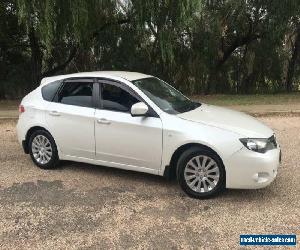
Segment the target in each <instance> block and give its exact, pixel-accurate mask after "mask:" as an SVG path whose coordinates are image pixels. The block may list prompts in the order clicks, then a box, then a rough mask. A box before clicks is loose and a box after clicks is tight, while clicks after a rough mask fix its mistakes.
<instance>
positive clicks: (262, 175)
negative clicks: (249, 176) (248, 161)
mask: <svg viewBox="0 0 300 250" xmlns="http://www.w3.org/2000/svg"><path fill="white" fill-rule="evenodd" d="M269 177H270V175H269V173H267V172H259V173H256V174H254V175H253V179H254V180H255V181H256V182H257V183H264V182H267V181H268V178H269Z"/></svg>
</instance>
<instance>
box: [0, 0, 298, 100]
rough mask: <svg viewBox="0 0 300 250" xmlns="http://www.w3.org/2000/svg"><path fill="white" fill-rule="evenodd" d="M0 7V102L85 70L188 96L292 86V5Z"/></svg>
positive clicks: (20, 3)
mask: <svg viewBox="0 0 300 250" xmlns="http://www.w3.org/2000/svg"><path fill="white" fill-rule="evenodd" d="M0 4H1V9H0V25H1V26H0V29H1V30H0V31H1V32H0V42H1V47H0V59H1V60H0V66H1V67H0V74H1V75H0V98H4V97H12V96H18V95H22V94H23V93H26V92H27V91H29V90H30V89H31V88H34V87H35V86H36V85H37V84H38V83H39V81H40V79H41V78H42V77H45V76H49V75H54V74H61V73H70V72H74V71H92V70H131V71H140V72H145V73H149V74H154V75H157V76H158V77H161V78H162V79H164V80H167V81H170V82H171V83H173V84H174V85H175V86H176V87H178V88H179V89H180V90H182V91H183V92H185V93H187V94H198V93H206V94H207V93H243V94H246V93H275V92H279V91H284V90H291V89H295V90H296V89H297V88H298V86H299V80H300V67H299V62H300V2H299V1H297V0H221V1H215V0H201V1H199V0H181V1H180V0H145V1H140V0H128V1H125V0H64V1H62V0H2V1H1V3H0ZM298 33H299V35H297V34H298ZM298 37H299V38H298ZM297 39H298V40H299V42H298V43H297V41H298V40H297ZM297 44H299V46H298V45H297ZM14 89H15V90H14Z"/></svg>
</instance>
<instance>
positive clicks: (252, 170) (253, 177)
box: [224, 146, 281, 189]
mask: <svg viewBox="0 0 300 250" xmlns="http://www.w3.org/2000/svg"><path fill="white" fill-rule="evenodd" d="M280 161H281V150H280V147H279V146H278V147H277V148H276V149H273V150H270V151H268V152H266V153H264V154H262V153H257V152H253V151H251V150H248V149H247V148H245V147H243V148H242V149H241V150H239V151H238V152H236V153H234V154H233V155H232V156H231V157H229V158H228V159H227V160H226V161H225V162H224V164H225V168H226V187H227V188H239V189H258V188H263V187H266V186H268V185H269V184H270V183H271V182H272V181H273V180H274V179H275V177H276V175H277V169H278V167H279V165H280Z"/></svg>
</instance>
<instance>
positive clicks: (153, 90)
mask: <svg viewBox="0 0 300 250" xmlns="http://www.w3.org/2000/svg"><path fill="white" fill-rule="evenodd" d="M132 83H133V84H134V85H135V86H137V87H138V88H139V89H140V90H141V91H143V92H144V94H146V95H147V96H148V97H149V98H150V99H151V101H153V102H154V103H155V104H156V105H157V106H158V107H159V108H160V109H162V110H163V111H165V112H167V113H169V114H179V113H184V112H187V111H190V110H193V109H196V108H197V107H199V106H200V105H201V104H200V103H196V102H193V101H192V100H190V99H189V98H187V97H186V96H184V95H183V94H181V93H180V92H179V91H178V90H176V89H175V88H173V87H172V86H170V85H169V84H167V83H166V82H164V81H162V80H160V79H158V78H156V77H149V78H143V79H139V80H135V81H132Z"/></svg>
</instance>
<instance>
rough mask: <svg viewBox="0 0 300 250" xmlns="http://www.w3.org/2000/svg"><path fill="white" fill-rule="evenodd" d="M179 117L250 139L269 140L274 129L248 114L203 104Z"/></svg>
mask: <svg viewBox="0 0 300 250" xmlns="http://www.w3.org/2000/svg"><path fill="white" fill-rule="evenodd" d="M177 116H178V117H180V118H182V119H185V120H188V121H193V122H199V123H203V124H206V125H210V126H214V127H218V128H221V129H226V130H230V131H232V132H235V133H238V134H240V135H242V136H245V137H248V138H268V137H270V136H272V134H273V131H272V129H270V128H268V127H267V126H266V125H264V124H263V123H261V122H259V121H258V120H256V119H255V118H253V117H251V116H249V115H247V114H244V113H241V112H238V111H234V110H231V109H227V108H222V107H218V106H213V105H208V104H202V105H201V106H200V107H199V108H197V109H194V110H192V111H189V112H185V113H182V114H178V115H177Z"/></svg>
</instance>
